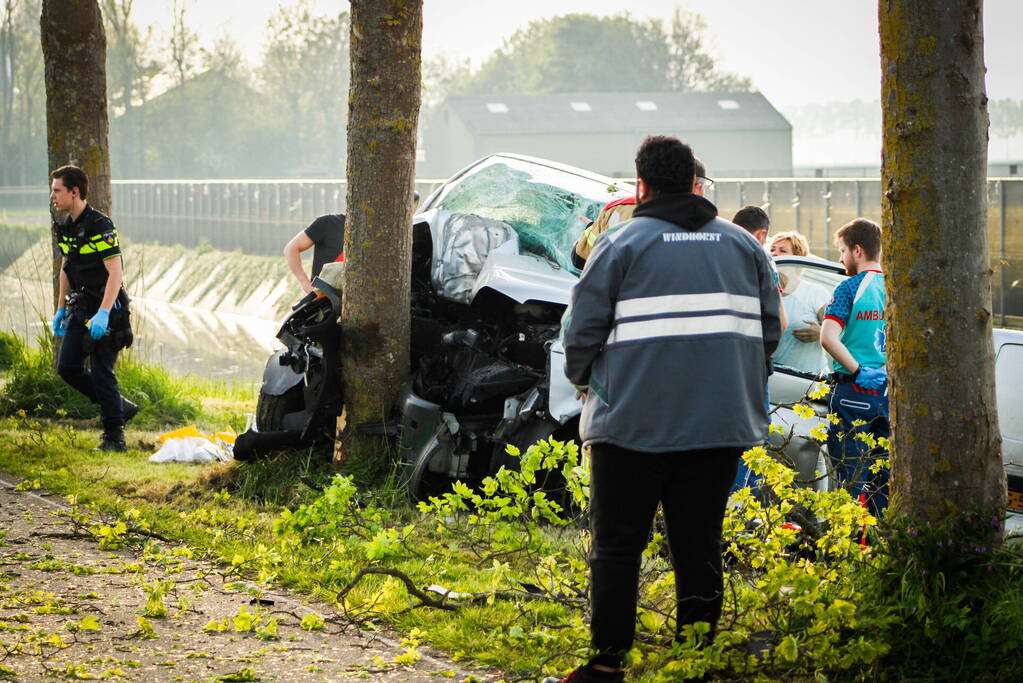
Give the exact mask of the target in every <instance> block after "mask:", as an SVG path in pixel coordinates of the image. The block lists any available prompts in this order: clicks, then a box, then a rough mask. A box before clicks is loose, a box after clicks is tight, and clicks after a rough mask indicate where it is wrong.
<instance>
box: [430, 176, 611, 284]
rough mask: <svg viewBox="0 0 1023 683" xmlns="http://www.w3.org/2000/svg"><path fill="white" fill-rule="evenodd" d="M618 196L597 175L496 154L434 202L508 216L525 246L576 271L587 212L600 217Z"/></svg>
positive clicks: (452, 208)
mask: <svg viewBox="0 0 1023 683" xmlns="http://www.w3.org/2000/svg"><path fill="white" fill-rule="evenodd" d="M619 187H620V188H623V189H625V190H628V189H630V188H628V186H622V185H619ZM618 194H619V195H622V196H624V193H623V192H618ZM615 196H616V195H615V193H614V192H609V191H608V185H607V184H605V183H602V182H600V181H598V180H596V179H592V178H587V177H585V176H581V175H576V174H574V173H570V172H568V171H564V170H561V169H558V168H552V167H550V166H544V165H541V164H534V163H529V162H526V161H523V160H519V159H513V158H508V157H493V158H492V159H491V160H489V161H488V162H484V164H483V165H481V166H479V167H477V168H475V169H473V170H472V171H470V172H469V173H468V174H467V175H466V176H465V177H464V178H461V179H460V180H458V181H456V182H454V183H452V184H451V185H450V186H449V187H448V188H446V189H445V191H444V193H443V194H441V195H440V197H439V198H438V200H437V201H436V202H434V205H433V206H432V207H431V208H439V209H442V210H445V211H453V212H458V213H468V214H475V215H477V216H481V217H483V218H489V219H493V220H498V221H504V222H505V223H508V224H510V225H511V226H512V227H513V228H514V229H515V232H516V233H518V236H519V245H520V248H521V249H522V251H524V252H528V253H531V254H536V255H538V256H543V257H545V258H548V259H550V260H551V261H554V262H555V263H557V264H558V265H560V266H561V267H562V268H565V269H568V270H571V271H575V268H573V267H572V258H571V253H572V245H573V244H574V243H575V240H576V238H578V237H579V235H580V233H581V232H582V230H583V228H584V227H585V223H584V222H583V220H582V218H585V219H586V220H587V221H591V220H593V219H595V218H596V217H597V214H598V213H599V212H600V210H601V209H602V208H603V207H604V205H605V204H606V203H607V202H608V201H610V200H611V199H613V198H614V197H615Z"/></svg>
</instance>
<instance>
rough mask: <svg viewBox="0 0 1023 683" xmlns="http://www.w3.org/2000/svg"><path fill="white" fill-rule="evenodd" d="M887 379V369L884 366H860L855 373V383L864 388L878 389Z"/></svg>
mask: <svg viewBox="0 0 1023 683" xmlns="http://www.w3.org/2000/svg"><path fill="white" fill-rule="evenodd" d="M887 379H888V371H887V370H885V369H884V368H865V367H862V366H861V367H860V371H859V372H858V373H857V375H856V384H858V385H859V386H861V387H863V388H864V389H880V388H881V385H882V384H884V383H885V381H886V380H887Z"/></svg>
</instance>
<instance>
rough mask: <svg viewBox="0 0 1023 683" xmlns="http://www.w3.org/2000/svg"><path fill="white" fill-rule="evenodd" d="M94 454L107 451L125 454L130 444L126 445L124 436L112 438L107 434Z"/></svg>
mask: <svg viewBox="0 0 1023 683" xmlns="http://www.w3.org/2000/svg"><path fill="white" fill-rule="evenodd" d="M92 450H93V452H100V451H107V452H116V453H124V452H125V451H126V450H128V444H126V443H124V437H123V436H120V437H118V436H110V435H107V434H104V435H103V440H102V441H100V442H99V445H98V446H96V447H95V448H93V449H92Z"/></svg>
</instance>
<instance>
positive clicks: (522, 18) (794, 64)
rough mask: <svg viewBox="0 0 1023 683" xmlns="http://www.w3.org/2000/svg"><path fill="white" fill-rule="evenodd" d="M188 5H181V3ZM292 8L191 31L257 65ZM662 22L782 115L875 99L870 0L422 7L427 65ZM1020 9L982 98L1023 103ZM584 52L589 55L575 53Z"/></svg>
mask: <svg viewBox="0 0 1023 683" xmlns="http://www.w3.org/2000/svg"><path fill="white" fill-rule="evenodd" d="M186 1H187V0H186ZM309 1H310V3H311V5H312V6H313V7H314V8H316V9H317V10H318V11H320V12H321V13H324V14H326V13H330V12H336V11H338V10H339V9H342V8H343V9H347V8H348V3H347V2H344V0H309ZM291 2H294V0H285V2H281V1H280V0H245V2H243V3H233V2H213V1H211V0H192V2H191V4H190V5H189V10H188V12H189V18H190V22H189V23H190V24H191V26H192V28H193V30H195V31H196V32H197V33H199V35H200V37H201V38H202V40H203V41H204V42H212V41H213V39H215V38H216V37H217V36H219V35H221V34H223V33H230V34H232V35H233V36H234V37H235V39H236V40H237V41H238V43H239V44H240V45H241V46H242V49H243V51H244V52H245V54H246V56H247V57H248V58H249V59H250V61H253V62H255V61H256V60H257V59H258V56H259V53H260V49H261V47H260V46H261V44H262V42H263V40H264V37H265V34H266V21H267V18H268V17H269V16H270V15H271V14H272V13H273V11H274V10H275V8H277V7H278V6H280V5H281V4H290V3H291ZM170 6H171V3H170V2H168V1H167V0H135V17H136V21H138V22H139V23H141V24H144V25H145V24H152V25H153V26H155V28H156V29H157V31H165V30H166V29H167V27H168V26H169V24H170V12H171V10H170ZM626 7H628V8H629V9H630V12H631V13H632V15H633V16H636V17H644V16H650V17H661V18H667V17H668V16H670V15H671V13H672V11H673V10H674V8H675V7H687V8H689V9H695V10H697V11H699V12H700V13H702V14H703V16H704V17H705V18H706V20H707V24H708V26H709V33H710V35H711V36H712V37H713V40H714V44H715V51H716V54H717V55H718V57H719V58H720V63H721V65H722V66H723V67H725V68H727V69H729V70H732V71H736V72H739V73H740V74H743V75H748V76H751V77H752V78H753V82H754V84H755V85H756V87H757V88H758V89H759V90H760V91H761V92H763V93H764V94H765V95H766V96H767V97H768V98H769V99H770V100H771V101H772V102H773V103H774V104H775V106H777V107H778V108H782V107H788V106H793V105H800V104H809V103H813V102H829V101H841V100H852V99H862V100H874V99H878V98H879V94H880V67H879V62H878V37H877V3H876V2H875V1H873V0H766V1H765V0H710V1H708V2H701V3H691V2H690V3H686V2H679V1H678V0H645V1H644V2H642V3H635V4H632V3H622V2H620V0H618V1H611V0H553V1H552V0H512V1H509V0H474V1H472V2H470V1H468V0H425V4H424V8H425V9H424V12H425V18H424V29H423V31H424V36H423V52H424V56H426V57H430V56H432V55H435V54H438V53H441V52H448V53H452V54H455V55H458V56H462V57H468V58H470V59H472V60H473V61H474V62H475V63H479V61H480V60H482V59H483V58H484V57H486V55H487V54H488V53H489V52H491V51H492V50H493V49H494V48H495V47H497V46H499V45H500V44H501V41H502V40H503V39H505V38H507V37H508V36H510V35H511V34H512V33H513V32H514V31H515V30H516V29H518V28H520V27H522V26H524V25H526V24H527V23H528V22H530V21H532V20H534V19H540V18H543V17H547V16H556V15H559V14H566V13H569V12H588V13H591V14H600V15H607V14H617V13H620V12H622V11H623V8H626ZM1021 20H1023V1H1021V0H987V2H985V34H986V36H985V40H986V63H987V66H988V80H987V85H988V96H989V97H991V98H992V99H1000V98H1006V97H1011V98H1014V99H1023V77H1021V76H1020V75H1019V67H1018V45H1019V42H1018V38H1017V35H1018V28H1019V26H1020V25H1021ZM580 49H585V46H580Z"/></svg>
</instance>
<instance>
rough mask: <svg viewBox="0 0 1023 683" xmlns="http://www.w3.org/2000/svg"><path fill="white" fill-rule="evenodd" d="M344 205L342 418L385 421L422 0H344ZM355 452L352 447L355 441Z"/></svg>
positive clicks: (395, 379)
mask: <svg viewBox="0 0 1023 683" xmlns="http://www.w3.org/2000/svg"><path fill="white" fill-rule="evenodd" d="M351 12H352V13H351V86H350V90H349V101H348V208H347V221H346V224H345V260H346V265H345V284H344V301H343V303H342V307H341V325H342V329H343V340H344V342H343V343H344V355H343V358H344V360H343V367H342V373H343V377H344V386H345V396H344V403H345V409H346V419H345V420H341V421H339V424H338V432H339V437H340V438H339V440H338V444H343V448H342V447H341V446H339V449H337V450H336V451H335V459H336V460H337V459H341V458H343V457H344V449H348V450H351V449H352V448H353V447H354V446H355V445H356V442H357V441H358V437H357V431H356V430H357V427H358V425H360V424H363V423H367V422H379V421H381V420H384V419H386V418H387V417H388V416H389V415H390V413H391V410H392V407H393V405H394V401H395V399H396V397H397V395H398V392H399V390H400V389H401V386H402V384H403V382H404V381H405V380H406V378H407V377H408V373H409V335H410V319H409V294H410V291H409V289H410V277H411V265H410V263H411V261H410V259H411V250H412V233H411V228H410V226H411V224H412V187H413V182H414V180H415V149H416V127H417V123H418V120H419V98H420V66H421V54H420V43H421V37H422V31H423V7H422V0H352V3H351ZM358 450H360V451H361V450H362V449H361V448H358Z"/></svg>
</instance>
